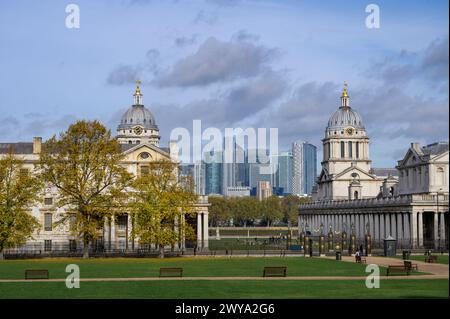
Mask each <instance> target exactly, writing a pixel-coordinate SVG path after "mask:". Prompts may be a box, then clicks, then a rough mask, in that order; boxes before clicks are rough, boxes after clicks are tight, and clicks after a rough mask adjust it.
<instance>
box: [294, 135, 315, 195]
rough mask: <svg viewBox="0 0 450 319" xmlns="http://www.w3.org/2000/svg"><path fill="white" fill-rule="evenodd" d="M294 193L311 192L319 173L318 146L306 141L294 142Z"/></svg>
mask: <svg viewBox="0 0 450 319" xmlns="http://www.w3.org/2000/svg"><path fill="white" fill-rule="evenodd" d="M292 167H293V174H292V193H293V194H296V195H304V194H311V192H312V187H313V185H314V183H315V179H316V175H317V147H316V146H314V145H312V144H310V143H308V142H304V141H297V142H294V143H292Z"/></svg>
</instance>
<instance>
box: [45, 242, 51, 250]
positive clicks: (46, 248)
mask: <svg viewBox="0 0 450 319" xmlns="http://www.w3.org/2000/svg"><path fill="white" fill-rule="evenodd" d="M44 251H52V241H51V240H44Z"/></svg>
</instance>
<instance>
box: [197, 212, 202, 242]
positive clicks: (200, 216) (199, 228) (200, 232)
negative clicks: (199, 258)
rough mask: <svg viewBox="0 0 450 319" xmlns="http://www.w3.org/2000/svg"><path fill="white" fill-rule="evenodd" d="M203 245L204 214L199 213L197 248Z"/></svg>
mask: <svg viewBox="0 0 450 319" xmlns="http://www.w3.org/2000/svg"><path fill="white" fill-rule="evenodd" d="M201 247H202V214H200V213H197V249H200V248H201Z"/></svg>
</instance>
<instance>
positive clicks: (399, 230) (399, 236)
mask: <svg viewBox="0 0 450 319" xmlns="http://www.w3.org/2000/svg"><path fill="white" fill-rule="evenodd" d="M396 217H397V242H400V241H401V243H402V245H404V243H405V241H404V237H405V236H404V234H403V221H402V213H397V214H396Z"/></svg>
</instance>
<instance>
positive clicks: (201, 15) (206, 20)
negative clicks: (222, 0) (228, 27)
mask: <svg viewBox="0 0 450 319" xmlns="http://www.w3.org/2000/svg"><path fill="white" fill-rule="evenodd" d="M218 20H219V16H218V14H217V13H214V12H209V13H207V12H205V11H203V10H200V11H199V12H198V13H197V15H196V16H195V18H194V20H193V21H192V22H193V23H194V24H206V25H208V26H212V25H214V24H216V23H217V21H218Z"/></svg>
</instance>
